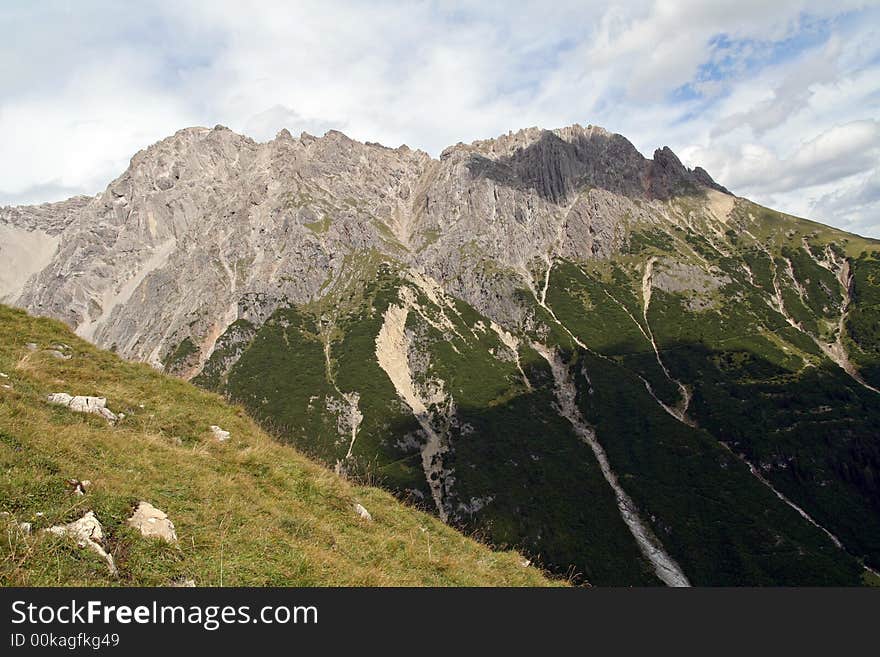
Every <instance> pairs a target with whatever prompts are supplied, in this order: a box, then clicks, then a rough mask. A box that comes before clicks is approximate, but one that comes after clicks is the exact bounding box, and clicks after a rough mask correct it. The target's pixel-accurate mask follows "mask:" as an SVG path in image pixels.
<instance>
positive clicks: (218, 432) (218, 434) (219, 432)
mask: <svg viewBox="0 0 880 657" xmlns="http://www.w3.org/2000/svg"><path fill="white" fill-rule="evenodd" d="M210 429H211V433H212V434H214V438H216V439H217V440H219V441H220V442H221V443H222V442H224V441H227V440H229V438H230V435H231V434H230V433H229V432H228V431H224V430H223V429H221V428H220V427H218V426H217V425H216V424H212V425H211V426H210Z"/></svg>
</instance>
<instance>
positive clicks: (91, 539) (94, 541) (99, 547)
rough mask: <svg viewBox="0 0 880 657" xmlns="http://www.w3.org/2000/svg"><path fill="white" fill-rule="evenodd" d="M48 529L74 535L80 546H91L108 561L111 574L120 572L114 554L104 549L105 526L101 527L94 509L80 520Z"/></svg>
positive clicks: (65, 534)
mask: <svg viewBox="0 0 880 657" xmlns="http://www.w3.org/2000/svg"><path fill="white" fill-rule="evenodd" d="M46 531H47V532H48V533H50V534H55V535H56V536H70V537H72V538H73V539H74V540H76V543H77V545H78V546H79V547H81V548H85V547H87V548H89V549H90V550H91V551H92V552H95V553H96V554H97V555H98V556H100V557H101V558H102V559H103V560H104V561H106V562H107V567H108V568H109V569H110V574H111V575H117V574H119V571H118V570H117V569H116V562H115V561H114V560H113V556H112V555H110V554H108V553H107V551H106V550H104V547H103V543H104V528H103V527H101V523H100V521H99V520H98V518H97V517H96V516H95V513H94V512H93V511H89V512H88V513H86V514H85V515H84V516H83V517H82V518H80V519H79V520H75V521H73V522H71V523H68V524H66V525H55V526H54V527H49V529H47V530H46Z"/></svg>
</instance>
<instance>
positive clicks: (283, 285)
mask: <svg viewBox="0 0 880 657" xmlns="http://www.w3.org/2000/svg"><path fill="white" fill-rule="evenodd" d="M706 186H708V187H714V188H717V186H716V185H714V182H712V181H711V178H709V177H708V174H705V172H703V171H702V170H699V171H694V172H690V171H688V170H687V169H686V168H684V166H683V165H681V163H680V162H679V161H678V159H677V158H676V157H675V155H674V154H672V152H671V151H669V150H668V149H665V150H662V151H658V152H657V154H655V159H654V161H651V160H647V159H645V158H644V157H642V155H640V154H639V153H638V151H636V149H635V148H634V147H633V145H632V144H631V143H630V142H629V141H627V140H626V139H625V138H624V137H622V136H620V135H615V134H611V133H608V132H606V131H605V130H602V129H601V128H597V127H594V126H588V127H586V128H582V127H581V126H577V125H575V126H571V127H569V128H563V129H560V130H555V131H546V130H540V129H537V128H529V129H526V130H521V131H519V132H517V133H510V134H509V135H505V136H501V137H498V138H497V139H491V140H485V141H478V142H474V143H473V144H470V145H464V144H458V145H456V146H453V147H451V148H449V149H447V150H446V151H444V152H443V154H442V155H441V157H440V159H439V160H434V159H432V158H431V157H429V156H428V155H427V154H426V153H423V152H421V151H417V150H411V149H409V148H407V147H405V146H403V147H400V148H396V149H391V148H385V147H382V146H379V145H376V144H362V143H359V142H356V141H353V140H351V139H349V138H348V137H346V136H345V135H343V134H341V133H339V132H335V131H331V132H328V133H327V134H326V135H325V136H324V137H321V138H316V137H313V136H311V135H308V134H305V133H304V134H303V135H301V136H300V137H299V138H294V137H293V136H291V135H290V133H289V132H287V131H286V130H282V131H281V132H280V133H279V134H278V136H277V137H276V138H275V139H274V140H272V141H269V142H267V143H263V144H260V143H256V142H254V141H252V140H250V139H248V138H247V137H243V136H241V135H238V134H235V133H234V132H232V131H230V130H228V129H227V128H224V127H222V126H217V127H215V128H213V129H208V128H187V129H184V130H181V131H179V132H177V133H175V134H174V135H172V136H171V137H169V138H167V139H165V140H163V141H161V142H158V143H156V144H154V145H152V146H150V147H149V148H146V149H145V150H143V151H140V152H139V153H137V154H136V155H135V156H134V157H133V158H132V159H131V164H130V166H129V168H128V169H127V170H126V171H125V172H124V173H123V174H122V175H121V176H120V177H119V178H117V179H116V180H114V181H113V182H111V183H110V185H109V186H108V187H107V189H106V190H105V191H104V192H103V193H101V194H99V195H97V196H96V197H94V198H85V197H77V198H74V199H70V200H68V201H64V202H62V203H55V204H44V205H41V206H33V207H21V208H4V209H2V210H0V231H6V233H4V234H3V235H4V237H5V238H7V239H6V241H7V243H12V242H13V241H14V242H15V244H16V245H18V247H20V248H25V247H28V248H34V249H36V251H39V253H40V257H38V258H32V259H31V260H32V261H33V264H32V265H31V266H30V268H26V269H21V268H19V270H17V273H16V275H14V276H13V275H12V274H11V273H10V272H0V282H2V283H3V285H2V286H0V295H2V298H3V299H5V300H6V301H7V302H9V301H11V302H14V303H15V304H16V305H19V306H21V307H23V308H25V309H27V310H29V311H31V312H32V313H35V314H39V315H48V316H52V317H56V318H59V319H61V320H63V321H65V322H66V323H68V324H69V325H70V326H72V327H74V328H75V330H76V331H77V333H78V334H79V335H81V336H83V337H85V338H87V339H90V340H92V341H94V342H95V343H96V344H98V345H99V346H103V347H107V348H112V349H115V350H116V351H117V353H119V354H120V355H122V356H124V357H126V358H130V359H136V360H143V361H147V362H149V363H151V364H153V365H154V366H156V367H164V366H169V369H170V370H171V371H175V372H177V373H178V374H181V375H183V376H186V377H191V376H194V375H196V374H198V373H199V372H200V371H201V370H202V368H203V367H204V365H205V363H206V361H207V359H208V357H209V356H210V354H211V353H212V351H213V350H214V349H215V346H217V347H218V348H219V347H220V346H223V345H220V346H218V345H216V342H217V339H218V338H219V337H220V336H221V335H223V333H224V332H225V331H226V329H227V328H228V327H229V326H230V325H231V324H232V323H233V322H235V321H236V320H239V319H247V320H248V321H249V322H252V323H253V324H254V325H257V326H259V325H260V324H262V322H263V321H265V319H266V317H268V316H269V315H270V314H271V313H272V312H273V311H274V310H275V309H276V308H277V307H279V306H282V305H286V304H289V303H308V302H310V301H314V300H317V299H319V298H321V297H322V296H323V295H324V294H325V292H326V290H327V288H328V286H329V285H330V283H331V282H332V281H335V280H337V279H339V278H340V277H344V276H345V275H346V272H349V271H350V270H351V268H352V267H353V266H354V265H353V261H354V260H356V259H357V257H359V256H358V254H365V253H366V254H368V253H377V254H380V255H381V256H382V257H383V258H386V259H392V260H396V261H399V262H401V263H403V264H405V265H407V266H410V267H413V268H414V269H416V270H418V271H421V272H423V273H425V274H427V275H429V276H431V277H432V278H434V279H436V280H437V281H439V282H440V283H441V285H442V286H443V287H444V288H446V289H447V290H448V291H449V292H451V293H453V294H455V295H456V296H459V297H461V298H462V299H464V300H466V301H468V302H469V303H471V304H472V305H474V306H475V307H476V308H477V309H479V310H480V311H481V312H483V313H485V314H486V315H488V316H490V317H492V318H494V319H496V320H498V321H499V322H500V323H502V324H506V325H516V324H519V323H521V322H523V321H525V318H524V317H523V311H522V310H521V309H520V307H519V305H518V304H517V303H516V302H515V300H514V297H515V295H514V292H515V290H516V289H517V288H523V287H525V288H529V289H532V290H537V289H538V288H539V287H540V284H541V281H540V279H541V276H542V275H543V272H544V271H545V270H546V263H548V262H550V261H551V260H552V259H553V258H554V257H558V256H562V257H577V258H584V257H602V256H603V255H608V254H610V253H614V252H617V251H619V250H620V249H621V248H622V247H623V246H624V244H625V241H626V235H627V233H628V226H629V224H631V223H633V222H647V223H652V222H657V221H662V220H663V219H662V216H663V214H662V205H661V204H662V199H664V198H666V197H667V196H668V195H669V194H671V193H677V192H679V191H680V190H681V189H683V188H687V189H689V190H699V189H701V188H703V187H706ZM13 232H14V240H13V237H9V236H10V235H12V234H13ZM7 234H8V235H7ZM227 346H229V345H227ZM234 356H235V355H233V356H232V357H233V358H234ZM178 357H180V361H179V362H171V361H173V360H174V359H175V358H178ZM220 374H221V375H222V374H223V373H222V372H221V373H220Z"/></svg>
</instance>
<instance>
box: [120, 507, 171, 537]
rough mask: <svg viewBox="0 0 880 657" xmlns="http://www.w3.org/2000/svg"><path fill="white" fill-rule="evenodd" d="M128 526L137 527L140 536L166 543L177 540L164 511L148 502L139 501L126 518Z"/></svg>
mask: <svg viewBox="0 0 880 657" xmlns="http://www.w3.org/2000/svg"><path fill="white" fill-rule="evenodd" d="M128 525H129V527H133V528H134V529H137V530H138V531H139V532H140V533H141V535H142V536H146V537H147V538H158V539H161V540H163V541H165V542H167V543H176V542H177V532H176V531H175V530H174V523H173V522H171V520H169V519H168V515H167V514H166V513H165V512H164V511H160V510H159V509H157V508H156V507H154V506H153V505H152V504H150V503H149V502H140V503H139V504H138V505H137V508H136V509H135V510H134V513H133V514H132V515H131V517H130V518H129V519H128Z"/></svg>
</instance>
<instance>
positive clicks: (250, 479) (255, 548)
mask: <svg viewBox="0 0 880 657" xmlns="http://www.w3.org/2000/svg"><path fill="white" fill-rule="evenodd" d="M29 342H33V343H36V344H37V345H38V346H39V348H38V349H37V350H36V351H31V350H29V349H27V347H26V343H29ZM55 343H66V344H67V345H70V346H71V349H70V350H66V351H69V353H70V354H71V355H72V357H71V358H70V359H69V360H60V359H57V358H55V357H53V356H52V355H51V354H50V353H48V351H47V349H49V348H51V345H53V344H55ZM0 372H2V373H4V374H6V375H7V376H8V378H2V379H0V384H3V385H4V386H7V385H8V386H11V387H10V388H5V387H4V388H0V510H2V511H4V512H6V513H7V514H9V515H7V516H4V518H3V519H0V520H2V522H4V523H5V524H6V525H7V526H6V527H5V532H6V536H5V537H4V540H3V541H0V583H2V584H3V585H27V586H33V585H74V584H81V585H147V586H153V585H157V586H161V585H167V584H169V583H172V582H174V581H176V580H179V579H193V580H195V582H196V584H197V585H205V586H208V585H220V584H223V585H258V586H259V585H297V586H310V585H316V586H324V585H367V586H371V585H392V586H394V585H474V586H483V585H513V586H522V585H527V586H540V585H547V584H550V583H552V582H550V581H549V580H547V579H546V578H545V577H544V575H543V574H542V573H541V572H539V571H538V570H536V569H534V568H532V567H528V566H525V565H524V562H523V557H521V556H520V555H519V554H517V553H515V552H511V551H507V552H497V551H492V550H491V549H489V548H488V547H486V546H485V545H484V544H481V543H479V542H477V541H474V540H472V539H470V538H467V537H465V536H463V535H461V534H460V533H458V532H457V531H455V530H454V529H452V528H450V527H448V526H446V525H444V524H443V523H441V522H440V521H438V520H437V519H436V518H434V517H432V516H430V515H428V514H425V513H422V512H420V511H418V510H416V509H413V508H412V507H409V506H405V505H403V504H401V503H400V502H398V501H397V500H396V499H395V498H394V497H392V496H391V495H390V494H389V493H386V492H384V491H381V490H378V489H376V488H372V487H368V486H359V485H355V484H353V483H350V482H349V481H346V480H344V479H342V478H340V477H338V476H337V475H335V474H333V473H332V472H330V471H329V470H327V469H325V468H324V467H322V466H320V465H317V464H315V463H314V462H312V461H310V460H308V459H307V458H305V457H304V456H302V455H301V454H299V453H298V452H296V451H295V450H293V449H292V448H290V447H287V446H284V445H281V444H278V443H277V442H276V441H275V440H273V439H272V438H271V437H270V436H268V435H267V434H266V433H264V432H263V431H262V430H260V429H259V428H258V427H257V425H256V424H255V423H254V421H252V420H251V419H249V418H248V417H247V416H246V415H245V413H244V411H243V409H241V408H240V407H236V406H232V405H230V404H228V403H226V402H224V401H223V400H222V399H221V398H220V397H219V396H217V395H216V394H213V393H209V392H205V391H202V390H199V389H198V388H196V387H194V386H192V385H190V384H188V383H185V382H183V381H180V380H177V379H174V378H171V377H168V376H164V375H162V374H160V373H158V372H156V371H154V370H152V369H151V368H149V367H148V366H146V365H141V364H132V363H127V362H124V361H121V360H120V359H118V358H117V357H115V356H114V355H112V354H110V353H108V352H103V351H100V350H98V349H96V348H94V347H92V346H91V345H89V344H87V343H86V342H84V341H82V340H79V339H78V338H76V337H75V336H74V335H73V334H72V333H71V332H70V331H69V330H68V329H67V328H66V327H64V326H63V325H61V324H60V323H58V322H54V321H50V320H45V319H35V318H32V317H29V316H27V315H26V314H24V313H23V312H20V311H17V310H13V309H10V308H8V307H5V306H0ZM61 391H67V392H70V393H72V394H84V395H100V396H105V397H106V398H107V399H108V407H109V408H110V409H111V410H113V411H114V412H117V413H118V412H123V413H125V415H126V417H125V418H124V419H122V420H120V421H119V422H118V423H117V424H116V425H115V426H111V425H109V424H108V423H107V422H106V421H104V420H103V419H102V418H99V417H97V416H94V415H83V414H79V413H74V412H72V411H70V410H68V409H66V408H63V407H59V406H52V405H49V404H48V403H47V402H46V401H45V399H46V395H47V394H49V393H52V392H61ZM212 424H217V425H219V426H221V427H223V428H224V429H226V430H228V431H230V432H231V433H232V438H231V439H230V440H229V441H227V442H225V443H219V442H217V441H216V440H214V439H213V438H212V437H211V435H210V432H209V429H208V427H209V425H212ZM69 478H77V479H89V480H91V481H92V482H93V483H92V486H91V487H90V489H89V492H88V494H87V495H85V496H83V497H78V496H74V495H72V494H71V493H70V492H69V490H68V489H67V487H66V485H65V480H67V479H69ZM139 500H146V501H149V502H151V503H152V504H154V505H155V506H156V507H158V508H160V509H162V510H163V511H165V512H166V513H167V514H168V516H169V517H170V519H171V520H172V521H173V522H174V523H175V525H176V529H177V534H178V537H179V541H178V543H177V544H176V545H169V544H166V543H162V542H159V541H157V540H155V539H146V538H144V537H142V536H140V534H138V533H136V532H135V531H134V530H132V529H130V528H129V527H128V526H127V524H126V522H125V521H126V518H127V517H128V516H129V515H130V513H131V511H132V509H133V507H134V506H135V505H136V504H137V502H138V501H139ZM356 503H360V504H362V505H363V506H364V507H366V508H367V509H368V510H369V512H370V513H371V514H372V516H373V519H374V520H373V521H372V522H368V521H366V520H362V519H361V518H359V517H358V516H357V515H356V513H355V511H354V505H355V504H356ZM89 510H91V511H94V512H95V514H96V515H97V517H98V518H99V520H100V521H101V523H102V524H103V526H104V531H105V534H106V535H107V539H106V542H105V546H106V547H107V550H108V551H109V552H110V553H111V554H112V555H113V556H114V558H115V560H116V563H117V565H118V567H119V571H120V573H119V577H118V578H116V577H111V576H110V575H109V573H108V569H107V567H106V565H105V564H104V562H103V561H101V560H100V558H98V557H97V556H96V555H94V554H93V553H92V552H90V551H88V550H84V549H78V548H77V547H76V545H75V543H74V542H73V541H72V540H71V539H67V538H61V537H56V536H52V535H49V534H46V533H44V532H41V531H40V530H41V529H43V528H46V527H49V526H51V525H54V524H58V523H65V522H70V521H73V520H76V519H77V518H80V517H81V516H82V515H83V514H84V513H85V512H86V511H89ZM20 522H30V523H32V525H33V530H32V532H31V533H30V534H25V533H24V532H22V531H20V530H19V529H18V523H20Z"/></svg>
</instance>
